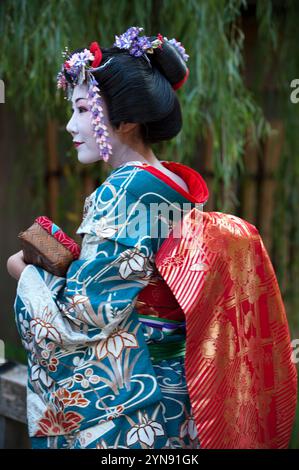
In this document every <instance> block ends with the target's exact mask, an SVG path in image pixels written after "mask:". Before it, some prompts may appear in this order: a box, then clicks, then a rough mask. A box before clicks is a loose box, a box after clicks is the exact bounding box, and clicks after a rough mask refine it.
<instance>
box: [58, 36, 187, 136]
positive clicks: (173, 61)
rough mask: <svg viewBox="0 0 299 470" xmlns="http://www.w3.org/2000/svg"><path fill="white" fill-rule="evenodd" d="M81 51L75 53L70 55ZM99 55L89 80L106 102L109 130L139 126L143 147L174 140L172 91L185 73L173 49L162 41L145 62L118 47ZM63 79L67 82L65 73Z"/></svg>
mask: <svg viewBox="0 0 299 470" xmlns="http://www.w3.org/2000/svg"><path fill="white" fill-rule="evenodd" d="M150 39H151V40H154V39H156V37H153V36H152V37H151V38H150ZM83 50H84V49H77V50H75V51H73V52H72V53H71V55H72V54H74V53H76V52H82V51H83ZM101 51H102V61H101V64H100V68H99V70H97V71H96V72H93V76H94V77H95V79H96V80H97V82H98V84H99V88H100V90H101V94H102V96H103V98H104V100H105V102H106V105H107V109H108V114H109V121H110V123H111V125H112V127H114V128H115V129H117V128H118V127H119V125H120V123H121V122H136V123H140V124H141V126H140V130H141V137H142V139H143V142H144V143H145V144H151V143H155V142H160V141H163V140H170V139H172V138H173V137H175V136H176V135H177V134H178V133H179V132H180V130H181V128H182V113H181V106H180V103H179V100H178V98H177V96H176V93H175V88H176V87H177V88H178V87H179V86H180V84H181V83H180V82H184V81H185V80H186V78H187V76H188V73H189V70H188V68H187V66H186V64H185V62H184V60H183V58H182V56H181V55H180V53H179V52H178V50H177V49H176V48H175V46H173V44H171V43H170V42H169V41H167V40H164V42H163V44H162V47H161V48H159V47H158V48H155V49H153V51H154V52H153V53H152V54H150V53H148V54H147V57H148V59H149V60H147V59H146V57H143V56H141V57H135V56H132V55H131V54H130V53H129V52H128V51H127V50H125V49H119V48H118V47H111V48H103V47H101ZM111 58H112V60H110V61H109V59H111ZM108 61H109V63H107V62H108ZM105 64H106V66H105ZM65 76H66V79H67V80H68V81H70V80H69V77H68V76H67V73H66V74H65ZM173 87H174V88H173Z"/></svg>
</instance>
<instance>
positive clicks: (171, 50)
mask: <svg viewBox="0 0 299 470" xmlns="http://www.w3.org/2000/svg"><path fill="white" fill-rule="evenodd" d="M160 37H161V36H160V35H159V36H158V38H160ZM148 57H149V58H150V60H151V62H152V64H154V65H155V66H156V67H157V68H158V69H159V70H160V71H161V72H162V73H163V75H164V76H165V77H166V78H167V80H168V81H169V82H170V84H171V86H172V88H173V89H174V90H178V89H179V88H180V87H181V86H182V85H183V84H184V83H185V82H186V80H187V79H188V76H189V69H188V67H187V65H186V62H187V60H188V58H189V56H188V55H187V54H186V52H185V49H184V47H183V46H182V45H181V43H180V42H178V41H177V40H176V39H170V40H169V39H167V37H164V38H163V43H162V46H161V47H157V48H155V49H154V53H153V54H148Z"/></svg>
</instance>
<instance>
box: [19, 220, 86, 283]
mask: <svg viewBox="0 0 299 470" xmlns="http://www.w3.org/2000/svg"><path fill="white" fill-rule="evenodd" d="M18 238H19V240H20V242H21V247H22V250H23V258H24V261H25V263H27V264H34V265H36V266H40V267H41V268H44V269H45V270H46V271H48V272H50V273H51V274H55V275H56V276H63V277H64V276H65V275H66V273H67V270H68V267H69V265H70V264H71V263H72V261H74V260H76V259H78V258H79V256H80V251H81V248H80V246H79V245H77V243H76V242H75V241H74V240H73V239H72V238H70V237H69V236H68V235H66V234H65V233H64V232H63V231H62V230H61V228H60V227H58V226H57V225H56V224H54V223H53V222H52V221H51V220H50V219H49V218H48V217H46V216H40V217H37V218H36V219H35V221H34V223H33V225H31V227H29V228H28V229H27V230H25V231H23V232H20V233H19V234H18Z"/></svg>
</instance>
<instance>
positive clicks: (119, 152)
mask: <svg viewBox="0 0 299 470" xmlns="http://www.w3.org/2000/svg"><path fill="white" fill-rule="evenodd" d="M132 160H133V161H139V162H141V163H149V164H150V165H152V166H154V167H156V168H161V167H163V165H162V164H161V163H160V161H159V159H158V158H157V157H156V155H155V154H154V152H153V151H152V149H151V148H150V147H147V146H145V145H144V144H143V143H142V142H141V141H139V142H135V143H133V144H132V143H131V144H130V145H128V144H124V143H122V144H121V145H119V146H118V148H117V149H115V151H114V150H113V155H112V156H111V157H110V159H109V161H108V164H109V165H111V166H112V168H118V167H119V166H121V165H123V164H125V163H127V162H129V161H132Z"/></svg>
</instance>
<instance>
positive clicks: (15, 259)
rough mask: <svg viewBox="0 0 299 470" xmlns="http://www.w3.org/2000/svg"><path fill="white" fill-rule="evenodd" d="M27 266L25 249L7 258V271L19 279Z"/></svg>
mask: <svg viewBox="0 0 299 470" xmlns="http://www.w3.org/2000/svg"><path fill="white" fill-rule="evenodd" d="M26 266H28V265H27V264H26V263H25V261H24V258H23V250H21V251H18V253H16V254H14V255H12V256H10V257H9V258H8V260H7V271H8V272H9V274H10V275H11V276H12V277H14V278H15V279H16V280H17V281H18V280H19V279H20V276H21V274H22V272H23V270H24V269H25V268H26Z"/></svg>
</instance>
